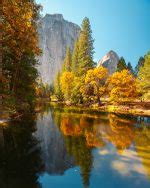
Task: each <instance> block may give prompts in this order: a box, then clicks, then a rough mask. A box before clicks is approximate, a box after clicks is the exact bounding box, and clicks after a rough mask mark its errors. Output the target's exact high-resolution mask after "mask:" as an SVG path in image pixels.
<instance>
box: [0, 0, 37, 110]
mask: <svg viewBox="0 0 150 188" xmlns="http://www.w3.org/2000/svg"><path fill="white" fill-rule="evenodd" d="M2 11H3V14H2V21H3V23H2V24H3V35H2V41H3V45H2V59H3V64H2V73H3V78H4V79H3V83H2V96H3V99H4V100H3V101H4V104H5V105H6V106H7V105H8V106H9V107H12V108H16V109H17V110H18V108H20V107H21V106H22V105H21V104H23V103H26V104H27V103H28V104H30V105H31V104H32V103H33V102H34V97H35V85H36V78H37V70H36V65H37V60H36V56H37V55H39V54H40V49H39V46H38V33H37V20H38V18H39V11H40V6H39V5H37V4H36V3H35V1H33V0H32V1H23V0H20V1H18V0H13V1H9V0H5V1H4V2H3V6H2ZM6 85H7V87H6ZM3 86H4V87H3ZM5 99H6V100H5ZM10 104H12V105H10Z"/></svg>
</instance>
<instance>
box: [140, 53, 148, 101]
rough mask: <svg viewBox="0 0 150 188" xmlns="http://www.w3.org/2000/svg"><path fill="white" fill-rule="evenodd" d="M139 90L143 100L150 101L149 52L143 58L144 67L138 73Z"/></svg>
mask: <svg viewBox="0 0 150 188" xmlns="http://www.w3.org/2000/svg"><path fill="white" fill-rule="evenodd" d="M138 80H139V88H140V91H141V93H142V95H143V98H144V99H146V100H147V99H148V100H150V52H148V53H147V55H146V56H145V62H144V65H143V66H142V67H141V68H140V70H139V73H138Z"/></svg>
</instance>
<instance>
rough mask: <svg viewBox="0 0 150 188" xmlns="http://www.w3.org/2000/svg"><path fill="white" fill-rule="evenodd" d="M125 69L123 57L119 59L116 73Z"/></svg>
mask: <svg viewBox="0 0 150 188" xmlns="http://www.w3.org/2000/svg"><path fill="white" fill-rule="evenodd" d="M126 68H127V66H126V62H125V59H124V58H123V57H121V58H120V59H119V62H118V65H117V71H118V72H120V71H122V70H124V69H126Z"/></svg>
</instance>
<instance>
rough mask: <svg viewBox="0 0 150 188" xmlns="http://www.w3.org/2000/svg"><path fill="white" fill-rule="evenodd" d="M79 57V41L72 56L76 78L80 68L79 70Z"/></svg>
mask: <svg viewBox="0 0 150 188" xmlns="http://www.w3.org/2000/svg"><path fill="white" fill-rule="evenodd" d="M78 56H79V42H78V40H77V41H76V42H75V45H74V50H73V54H72V66H71V70H72V72H73V74H74V75H75V76H78V68H79V60H78Z"/></svg>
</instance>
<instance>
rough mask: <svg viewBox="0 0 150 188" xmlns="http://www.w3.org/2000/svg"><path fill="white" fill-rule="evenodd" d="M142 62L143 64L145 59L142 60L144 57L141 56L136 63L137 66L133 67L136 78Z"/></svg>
mask: <svg viewBox="0 0 150 188" xmlns="http://www.w3.org/2000/svg"><path fill="white" fill-rule="evenodd" d="M144 62H145V59H144V57H142V56H141V57H140V58H139V61H138V63H137V65H136V67H135V75H136V76H137V75H138V73H139V70H140V68H141V67H143V65H144Z"/></svg>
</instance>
